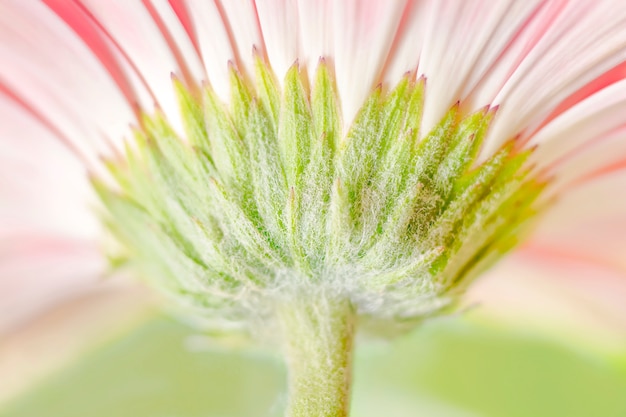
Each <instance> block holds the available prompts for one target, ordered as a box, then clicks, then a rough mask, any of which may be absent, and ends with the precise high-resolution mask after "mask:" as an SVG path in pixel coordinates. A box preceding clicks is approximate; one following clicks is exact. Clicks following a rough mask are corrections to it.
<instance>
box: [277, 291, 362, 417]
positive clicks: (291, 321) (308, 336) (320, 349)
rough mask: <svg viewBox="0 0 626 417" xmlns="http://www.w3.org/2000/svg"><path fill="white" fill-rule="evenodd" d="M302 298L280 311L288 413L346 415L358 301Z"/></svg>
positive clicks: (299, 416) (314, 416) (324, 416)
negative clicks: (351, 303) (287, 391)
mask: <svg viewBox="0 0 626 417" xmlns="http://www.w3.org/2000/svg"><path fill="white" fill-rule="evenodd" d="M294 301H296V300H294ZM299 301H300V302H298V303H296V302H291V303H290V304H289V305H287V306H285V308H283V309H282V310H281V312H280V321H281V324H282V326H283V332H284V339H285V354H286V356H287V366H288V373H289V376H288V378H289V399H288V404H287V413H286V416H287V417H346V416H347V415H348V410H349V407H350V386H351V382H352V350H353V340H354V312H353V310H352V306H351V305H350V303H349V302H348V301H346V300H338V299H336V298H332V297H327V296H317V297H316V296H309V297H307V298H306V299H305V298H301V299H300V300H299Z"/></svg>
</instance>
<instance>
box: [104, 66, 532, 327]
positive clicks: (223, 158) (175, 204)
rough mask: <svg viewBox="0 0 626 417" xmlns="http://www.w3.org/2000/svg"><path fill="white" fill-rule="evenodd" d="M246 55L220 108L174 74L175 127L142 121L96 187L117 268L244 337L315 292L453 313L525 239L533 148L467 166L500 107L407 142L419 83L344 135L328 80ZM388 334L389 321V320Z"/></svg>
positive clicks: (397, 91) (363, 312)
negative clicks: (249, 72)
mask: <svg viewBox="0 0 626 417" xmlns="http://www.w3.org/2000/svg"><path fill="white" fill-rule="evenodd" d="M311 84H312V86H311V87H309V83H308V79H307V77H306V76H305V75H303V72H301V71H300V70H299V67H298V66H297V64H296V65H294V66H293V67H292V68H291V69H290V70H289V72H288V73H287V75H286V77H285V79H284V82H283V83H282V87H280V85H281V83H278V82H277V80H276V79H275V76H274V74H273V73H272V72H271V69H270V68H269V67H268V66H267V65H266V64H265V63H264V62H263V61H262V59H260V58H259V59H257V62H256V73H255V76H254V82H253V83H252V82H249V81H248V80H247V79H246V78H245V77H244V76H242V75H241V74H240V73H239V72H238V71H237V70H236V68H234V67H233V68H231V91H232V93H231V102H230V104H229V105H226V104H224V103H223V102H221V101H220V99H219V98H218V96H217V95H216V94H215V93H214V92H213V90H212V89H211V87H210V86H204V87H203V88H202V89H188V88H187V87H185V86H184V85H183V83H181V82H179V81H177V80H174V88H175V89H176V91H177V94H178V97H179V103H180V108H181V111H182V116H183V120H184V123H185V132H184V135H182V137H181V135H179V134H178V133H176V132H175V130H174V129H173V128H172V127H171V126H170V125H169V124H168V121H167V120H166V119H165V117H164V116H163V115H162V114H159V113H157V114H156V115H153V116H146V117H145V118H144V120H143V123H142V125H141V127H139V128H137V129H136V132H135V141H134V142H132V143H130V144H129V145H128V147H127V150H126V155H125V156H124V157H123V158H120V159H115V160H110V161H109V163H108V166H109V168H110V172H111V173H112V175H113V177H114V179H115V181H114V182H115V184H111V183H110V181H105V180H100V179H94V185H95V187H96V188H97V190H98V192H99V195H100V196H101V198H102V200H103V202H104V204H105V206H106V209H107V210H106V212H105V213H103V216H104V218H105V221H106V223H107V225H108V226H109V228H110V230H111V231H112V232H113V234H114V236H115V238H116V240H117V241H118V242H119V243H120V244H121V245H120V248H119V249H121V251H120V250H118V252H117V253H116V254H115V255H116V256H117V257H118V259H120V260H123V261H125V262H126V263H127V264H128V265H130V266H132V267H133V268H136V269H137V270H138V271H139V272H140V274H142V275H143V276H144V277H145V278H146V279H147V280H149V281H150V282H151V283H154V284H156V285H157V286H158V287H160V288H162V289H163V290H165V292H167V293H168V294H171V295H173V296H174V297H177V298H179V299H180V300H182V301H183V303H184V304H186V305H189V306H192V307H193V308H194V310H195V311H196V312H197V313H198V314H199V315H201V316H203V317H205V318H208V319H209V320H210V322H211V323H210V324H211V325H214V326H216V327H217V328H222V329H223V328H238V329H240V330H244V331H245V330H249V329H248V327H249V324H250V323H251V322H256V321H257V320H258V319H259V318H261V319H263V320H266V319H272V317H274V316H276V315H277V314H279V313H277V309H279V307H277V306H280V305H283V304H285V303H286V302H289V300H293V299H297V298H299V297H302V296H306V295H307V294H308V295H311V294H317V295H319V294H327V295H328V294H330V295H332V298H333V299H336V300H342V302H344V301H345V302H346V303H348V304H349V305H350V306H351V309H353V311H354V313H355V315H356V317H358V318H359V319H360V320H361V321H363V322H368V323H379V324H380V323H385V324H391V323H395V324H410V323H412V322H414V321H416V320H419V319H421V318H423V317H425V316H429V315H432V314H435V313H437V312H440V311H442V310H443V309H445V308H447V307H450V306H451V305H453V303H454V301H455V300H456V298H457V296H458V295H459V294H460V293H461V292H462V290H463V289H464V287H465V285H466V284H467V283H468V282H469V281H470V280H472V279H473V278H474V277H475V276H476V274H477V273H478V272H480V271H482V270H484V269H485V268H486V267H488V266H489V265H490V264H491V263H493V262H494V261H495V260H497V259H498V258H499V257H501V255H502V254H503V253H504V252H506V251H507V250H508V249H509V248H511V247H512V246H514V245H515V244H516V243H517V242H518V241H519V239H520V237H521V235H520V232H521V231H523V229H525V228H526V226H527V225H528V222H527V220H528V219H530V218H532V217H533V215H534V214H535V213H536V212H537V207H536V204H535V203H536V201H537V196H538V195H539V194H540V192H541V190H542V189H543V185H542V183H541V182H540V181H538V180H537V179H535V178H533V177H531V176H530V175H528V172H529V171H528V169H527V167H526V166H525V161H526V159H527V157H528V155H529V153H530V151H528V150H526V151H520V150H519V149H516V148H515V144H514V142H513V141H510V142H508V143H507V144H506V145H505V146H503V147H502V148H501V149H500V150H499V151H498V152H496V153H495V154H494V155H492V156H491V157H490V158H489V159H487V160H486V161H485V162H483V163H481V164H478V163H477V162H476V159H477V158H476V155H477V153H478V151H479V148H480V147H481V142H482V140H483V137H484V136H485V133H486V131H487V129H488V128H489V124H490V121H491V120H492V118H493V116H494V114H495V111H496V109H489V108H486V109H484V110H482V111H479V112H476V113H473V114H464V112H463V111H462V110H461V106H459V105H457V106H454V107H453V108H451V109H450V110H449V111H448V112H447V114H446V115H445V117H443V119H442V120H440V122H439V123H438V125H437V126H436V127H435V128H434V129H432V130H431V131H430V132H422V131H421V130H420V124H421V115H422V110H423V102H424V95H425V94H427V92H426V89H425V84H426V82H425V80H424V79H422V78H420V79H415V77H413V76H412V75H410V74H407V75H406V76H405V77H404V78H403V79H402V80H401V81H400V82H399V83H398V84H397V85H396V86H395V87H394V88H393V89H390V90H389V91H385V90H384V89H383V88H381V87H379V88H377V89H375V90H374V91H373V92H372V93H371V95H370V97H369V98H368V99H367V101H366V102H365V103H364V105H363V107H362V108H361V110H360V111H359V113H358V114H357V116H356V118H355V120H354V121H353V122H352V123H351V124H350V126H349V128H348V129H347V130H346V131H345V132H344V129H343V127H342V126H343V123H342V120H341V116H340V114H339V110H338V109H339V100H340V97H339V96H338V94H337V92H336V88H335V86H334V81H333V76H332V70H331V68H330V66H329V65H328V64H327V63H325V62H324V61H323V60H322V61H320V63H319V66H318V68H317V71H316V75H315V78H314V80H313V81H312V82H311ZM385 327H387V326H385Z"/></svg>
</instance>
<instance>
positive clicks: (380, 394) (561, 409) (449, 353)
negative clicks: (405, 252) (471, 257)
mask: <svg viewBox="0 0 626 417" xmlns="http://www.w3.org/2000/svg"><path fill="white" fill-rule="evenodd" d="M199 341H200V342H199ZM198 345H202V342H201V338H200V337H199V336H198V335H197V334H194V333H193V332H192V331H191V330H190V329H188V328H186V327H185V326H184V325H182V324H180V323H177V322H175V321H174V320H172V319H168V318H164V317H155V318H151V319H150V320H148V321H146V322H144V323H143V324H142V325H141V326H140V327H139V328H137V329H135V330H133V331H132V332H131V333H128V334H125V335H123V336H122V337H118V338H117V339H115V340H113V341H110V342H109V343H107V344H106V345H103V346H100V347H99V348H97V349H96V350H94V351H92V352H91V353H88V354H86V355H84V356H83V357H82V358H81V359H79V360H77V361H76V362H75V363H74V364H73V365H72V366H71V367H69V368H66V369H65V370H63V371H62V372H58V373H56V374H54V375H52V376H50V377H48V378H47V379H46V380H45V381H44V382H43V383H41V384H39V385H38V386H37V387H35V388H33V389H31V390H30V391H29V392H27V393H26V394H24V395H22V396H20V397H19V398H17V399H15V400H14V401H13V402H12V403H10V404H9V405H8V406H5V407H4V409H2V410H0V416H3V417H201V416H202V417H213V416H215V417H218V416H219V417H263V416H272V417H273V416H280V415H281V410H282V407H283V404H284V401H285V397H284V394H283V392H284V379H285V370H284V368H283V367H282V365H281V363H280V361H279V360H278V359H277V358H275V357H274V358H272V357H271V356H268V355H267V354H264V353H263V352H259V351H235V352H232V351H226V350H219V349H217V348H209V347H207V346H205V347H204V348H203V349H199V348H198ZM194 346H195V348H194ZM623 359H624V358H622V359H620V358H615V357H611V358H608V357H604V356H603V355H602V354H600V353H597V352H595V353H594V352H589V351H587V352H585V351H580V350H575V349H573V348H568V347H567V346H565V345H564V344H561V343H557V342H555V341H550V340H546V339H545V338H543V339H542V338H539V337H532V336H528V335H524V334H520V333H519V332H518V333H516V332H515V331H513V330H503V329H501V328H500V329H498V328H494V327H491V326H488V325H485V324H481V323H476V322H473V321H471V320H467V319H465V318H458V317H457V318H446V319H440V320H435V321H432V322H430V323H427V324H426V325H424V326H423V327H422V328H420V329H418V330H417V331H415V332H413V333H412V334H410V335H408V336H405V337H402V338H400V339H397V340H395V341H393V342H392V343H382V342H380V343H367V344H362V345H361V346H360V347H359V348H358V350H357V354H356V360H355V387H354V397H353V413H352V415H353V416H354V417H369V416H372V417H373V416H384V417H387V416H389V417H396V416H398V417H403V416H407V417H412V416H427V417H478V416H489V417H543V416H545V417H561V416H566V417H579V416H580V417H625V416H626V361H623ZM0 377H1V376H0Z"/></svg>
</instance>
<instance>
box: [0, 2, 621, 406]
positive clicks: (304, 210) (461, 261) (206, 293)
mask: <svg viewBox="0 0 626 417" xmlns="http://www.w3.org/2000/svg"><path fill="white" fill-rule="evenodd" d="M625 21H626V7H624V6H622V5H621V4H620V3H619V2H617V1H609V0H607V1H594V2H591V1H580V2H568V1H558V0H554V1H530V2H529V1H498V2H485V1H478V0H477V1H463V2H461V1H394V2H390V1H374V0H372V1H342V2H330V1H328V2H314V1H249V2H247V1H229V2H226V1H223V2H221V1H211V2H209V1H207V2H199V1H198V2H194V1H175V0H171V1H169V2H151V1H143V2H135V3H130V4H128V3H124V4H122V3H121V2H101V1H78V0H76V1H62V0H47V1H44V2H43V3H26V2H20V1H17V0H15V1H13V0H3V2H2V13H1V17H0V36H1V37H2V52H0V53H1V54H2V56H3V62H6V63H7V64H5V65H3V66H2V68H1V69H0V92H1V93H2V94H1V95H0V100H1V101H0V103H1V105H2V108H3V110H2V115H3V116H2V117H3V119H4V121H3V123H2V125H1V129H3V130H2V143H3V146H4V148H5V150H3V153H2V161H3V163H2V165H1V166H2V168H0V169H3V170H4V171H3V175H2V178H3V181H2V197H3V201H2V204H3V205H2V210H3V219H6V220H5V222H4V224H3V229H2V230H1V233H2V234H1V238H2V239H3V242H6V243H4V244H3V246H4V248H3V250H4V251H6V255H4V257H7V258H9V259H8V260H7V261H5V262H3V264H0V268H5V269H8V271H10V272H5V273H3V274H4V275H5V276H7V277H9V278H10V279H11V281H8V280H7V281H6V282H9V285H10V286H11V288H12V287H13V286H14V288H15V289H12V290H10V291H5V292H4V297H6V301H4V299H3V305H8V303H9V302H12V303H15V305H16V306H17V307H15V308H17V309H19V310H21V311H26V310H25V309H29V308H31V307H30V306H31V305H32V303H30V302H27V300H26V299H20V298H17V297H16V295H15V294H18V293H23V294H24V295H25V296H27V297H38V296H37V294H40V295H42V296H43V295H45V296H46V298H49V297H48V295H49V293H50V288H57V289H63V288H76V286H77V285H79V282H86V281H88V280H89V279H90V278H92V277H96V276H98V275H99V271H102V270H103V268H104V266H105V265H106V262H104V260H105V258H104V256H105V255H106V256H109V258H110V259H113V260H114V261H115V262H114V265H115V266H116V267H119V268H122V270H124V271H127V273H129V274H134V275H137V276H142V277H144V278H145V279H146V280H147V281H149V282H150V283H151V284H153V285H155V286H156V287H159V288H160V289H162V290H163V292H165V293H166V294H168V295H170V296H172V297H173V298H176V299H178V301H179V302H181V303H182V304H184V305H186V306H188V307H190V309H191V311H192V312H193V314H194V316H197V317H200V318H202V319H203V323H204V324H206V325H207V326H210V327H211V328H217V329H220V330H225V329H227V330H231V331H232V330H236V331H242V332H245V333H247V334H250V335H252V336H254V337H257V338H267V337H266V335H268V334H271V333H280V334H283V336H282V338H281V339H282V340H283V342H284V343H283V345H284V351H285V352H286V354H287V356H288V363H289V368H290V372H291V374H290V375H291V376H290V378H291V382H290V394H291V400H290V401H291V402H290V405H289V410H290V411H289V412H290V413H291V414H290V415H345V413H347V411H346V410H347V406H348V392H349V380H350V370H349V368H350V352H351V349H352V335H353V333H354V330H355V327H356V328H359V329H360V328H369V329H371V330H372V331H375V332H379V329H380V327H383V328H385V329H387V330H388V329H390V328H404V327H407V326H408V325H412V324H414V323H416V322H417V321H419V320H421V319H422V318H424V317H428V316H431V315H433V314H440V313H442V312H444V311H447V310H448V309H449V308H450V307H451V306H454V305H455V304H456V303H457V301H458V300H459V298H460V297H461V296H462V294H463V292H464V290H465V288H466V286H467V285H468V284H469V283H470V282H471V281H472V280H473V279H474V278H475V277H476V276H477V275H479V274H480V273H482V272H484V271H485V270H487V268H488V267H489V266H491V264H493V263H494V262H496V261H497V260H499V259H500V258H501V257H502V255H503V254H504V253H505V252H507V251H508V250H510V249H511V248H513V247H517V246H519V245H520V244H521V243H522V241H523V240H524V239H528V240H527V243H526V247H525V248H526V249H525V251H526V253H527V254H534V255H535V256H534V257H539V258H542V259H545V258H549V259H552V260H554V259H558V260H559V261H564V260H568V259H570V260H571V259H572V258H573V259H575V260H577V261H578V262H582V261H583V260H584V261H585V262H592V263H593V264H594V265H598V266H602V267H604V268H614V269H619V268H621V267H623V266H620V265H619V263H618V261H617V259H619V254H620V253H621V251H622V250H623V246H622V244H623V241H622V236H624V234H623V233H617V232H616V231H617V230H623V225H624V222H623V216H624V215H625V214H626V212H625V211H624V210H623V207H618V208H617V209H615V208H614V207H616V206H617V205H615V204H610V203H611V202H610V201H609V202H607V203H606V204H604V203H602V204H598V202H599V201H601V199H602V198H604V196H606V195H607V194H605V192H606V193H608V194H609V195H611V194H614V193H616V190H618V189H619V188H617V187H618V186H619V185H620V184H623V178H625V177H624V173H623V167H624V157H625V155H626V153H625V151H626V136H625V131H624V124H625V123H626V112H625V111H624V110H626V81H625V80H624V78H626V71H625V68H626V64H625V63H624V62H625V60H626V24H624V23H626V22H625ZM172 79H173V80H172ZM130 125H132V128H129V126H130ZM606 184H611V186H607V185H606ZM593 192H597V193H599V194H598V195H596V196H595V201H594V202H595V204H592V205H590V206H591V207H590V208H591V209H589V208H585V209H586V210H587V212H586V213H584V215H583V216H582V217H578V213H579V212H580V209H581V208H583V207H582V204H573V203H572V200H574V201H575V199H576V198H578V199H580V198H582V199H584V198H585V197H584V195H591V194H586V193H593ZM568 196H569V197H568ZM581 196H583V197H581ZM609 207H613V208H609ZM551 210H552V212H551ZM604 210H607V211H606V212H603V211H604ZM611 210H613V211H612V212H611ZM550 212H551V213H552V214H549V213H550ZM546 213H548V214H546ZM607 213H611V214H612V217H611V218H608V217H607V216H606V214H607ZM555 217H556V219H555ZM540 219H542V220H543V221H542V222H540V223H539V227H538V229H537V230H536V231H535V233H534V234H532V233H531V231H532V230H534V227H533V226H535V225H536V223H537V221H538V220H540ZM568 219H575V220H572V221H570V220H568ZM568 221H569V223H568ZM601 223H604V226H603V227H600V224H601ZM620 228H622V229H620ZM562 232H565V233H562ZM564 236H565V238H564ZM590 245H592V246H593V247H592V248H589V246H590ZM56 254H58V255H59V257H57V256H53V255H56ZM537 255H538V256H537ZM26 259H28V264H29V265H28V266H29V268H23V262H24V260H26ZM529 259H530V258H528V260H529ZM50 262H54V263H55V264H54V265H61V266H62V267H63V269H58V268H57V270H56V271H55V272H57V273H58V276H59V279H52V278H53V277H52V276H50V275H48V274H47V270H49V269H50V265H51V264H50ZM29 269H30V270H29ZM20 270H21V271H20ZM65 271H67V273H66V272H65ZM19 272H22V274H19ZM70 272H72V273H73V274H70ZM500 275H502V278H501V279H503V280H505V279H506V275H507V273H506V272H503V271H500ZM73 277H78V279H74V278H73ZM35 279H36V281H35ZM5 280H6V278H5ZM83 280H85V281H83ZM13 282H22V283H27V284H28V285H27V286H20V285H17V284H13ZM617 287H619V288H620V289H623V286H622V284H621V283H619V284H617V285H616V288H617ZM31 291H32V292H31ZM40 302H41V299H39V300H38V302H37V303H36V304H37V305H39V303H40ZM11 308H13V307H11ZM19 310H18V311H19ZM17 316H18V314H16V313H13V314H11V315H10V319H11V320H13V319H15V318H16V317H17ZM355 323H358V324H355ZM381 324H382V326H380V325H381ZM274 328H276V329H278V330H279V331H278V332H273V330H274ZM268 330H272V331H268Z"/></svg>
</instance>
